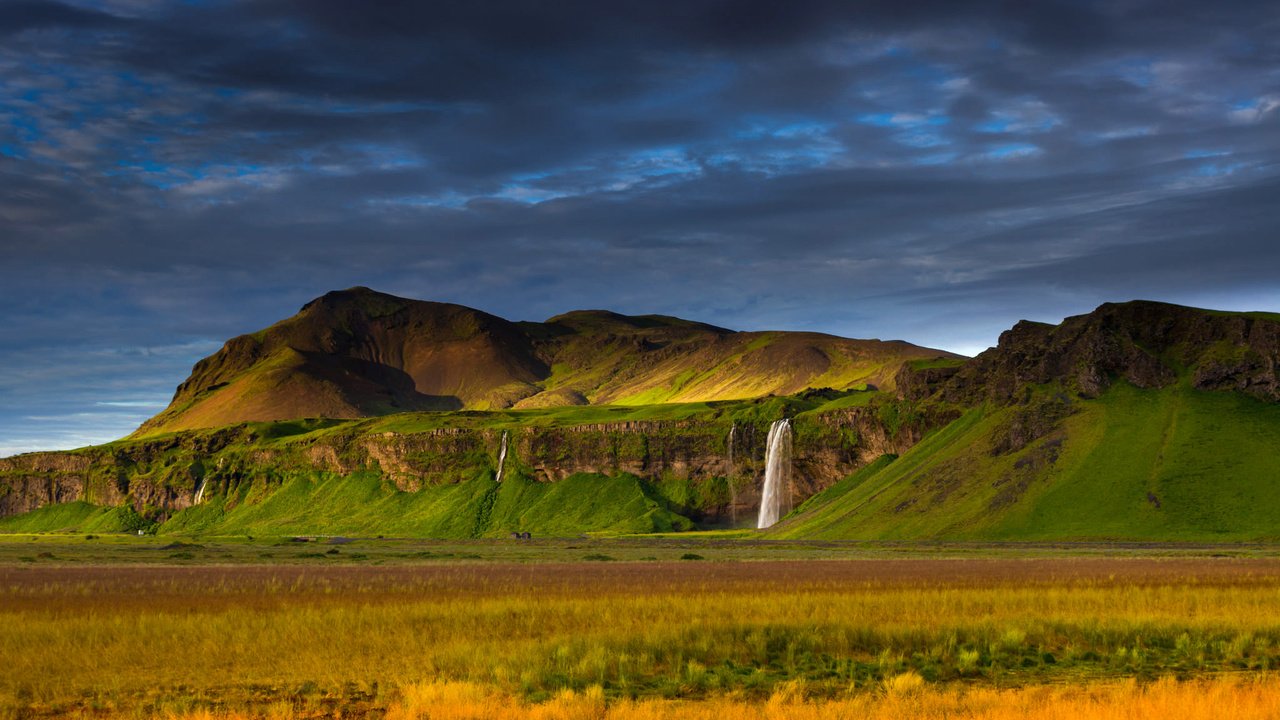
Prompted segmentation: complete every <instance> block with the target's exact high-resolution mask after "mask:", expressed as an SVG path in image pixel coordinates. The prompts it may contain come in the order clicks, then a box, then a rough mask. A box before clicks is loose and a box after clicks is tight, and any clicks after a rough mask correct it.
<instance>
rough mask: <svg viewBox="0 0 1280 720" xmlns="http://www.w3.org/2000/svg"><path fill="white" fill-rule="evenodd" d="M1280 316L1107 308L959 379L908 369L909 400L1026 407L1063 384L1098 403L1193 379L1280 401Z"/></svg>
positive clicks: (1021, 334)
mask: <svg viewBox="0 0 1280 720" xmlns="http://www.w3.org/2000/svg"><path fill="white" fill-rule="evenodd" d="M1278 369H1280V318H1278V317H1276V316H1267V315H1262V314H1255V313H1219V312H1213V311H1207V310H1199V309H1195V308H1188V307H1181V306H1178V305H1168V304H1164V303H1155V302H1145V301H1135V302H1129V303H1121V304H1112V303H1108V304H1106V305H1102V306H1101V307H1099V308H1098V309H1097V310H1095V311H1094V312H1092V313H1089V314H1088V315H1078V316H1075V317H1070V318H1067V319H1066V320H1064V321H1063V322H1062V324H1060V325H1046V324H1043V323H1034V322H1028V321H1022V322H1020V323H1018V324H1017V325H1015V326H1014V327H1013V328H1012V329H1010V330H1007V331H1005V332H1004V333H1002V334H1001V335H1000V341H999V344H998V345H997V346H996V347H994V348H992V349H990V350H988V351H986V352H984V353H982V354H980V355H978V356H977V357H976V358H974V359H973V360H972V361H970V362H968V363H966V364H965V365H964V366H963V367H961V368H959V369H958V370H956V371H954V373H953V374H952V375H951V376H950V377H945V378H941V377H932V378H930V377H925V374H926V373H929V372H931V371H927V370H926V371H913V370H912V369H911V368H910V367H904V370H903V373H902V375H900V376H899V377H900V380H899V383H898V384H899V387H900V388H901V389H902V391H903V394H904V396H905V397H909V398H915V399H919V398H922V397H927V396H930V395H934V394H936V395H937V396H938V397H940V398H942V399H945V400H948V401H951V402H958V403H970V402H976V401H981V400H995V401H998V402H1009V401H1016V400H1018V399H1019V398H1020V397H1021V396H1022V393H1023V391H1024V390H1025V389H1026V388H1027V387H1028V386H1029V385H1036V384H1044V383H1060V384H1061V385H1062V386H1063V387H1064V388H1065V389H1068V390H1071V391H1074V392H1075V393H1076V394H1078V395H1079V396H1081V397H1085V398H1092V397H1097V396H1098V395H1100V394H1101V393H1102V392H1103V391H1105V390H1106V389H1107V387H1108V386H1109V385H1110V384H1111V383H1113V382H1115V381H1116V380H1124V381H1126V382H1128V383H1130V384H1132V385H1134V386H1136V387H1140V388H1155V387H1164V386H1167V385H1169V384H1171V383H1173V382H1176V381H1177V380H1178V378H1179V377H1181V376H1184V375H1185V376H1188V377H1189V380H1190V382H1191V384H1192V385H1193V386H1194V387H1196V388H1200V389H1204V390H1232V391H1238V392H1243V393H1246V394H1249V395H1253V396H1255V397H1258V398H1260V399H1263V400H1271V401H1276V400H1280V375H1278Z"/></svg>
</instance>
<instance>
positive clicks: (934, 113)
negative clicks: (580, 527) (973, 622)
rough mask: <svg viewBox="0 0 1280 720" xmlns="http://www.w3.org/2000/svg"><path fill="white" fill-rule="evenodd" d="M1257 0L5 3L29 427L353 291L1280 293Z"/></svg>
mask: <svg viewBox="0 0 1280 720" xmlns="http://www.w3.org/2000/svg"><path fill="white" fill-rule="evenodd" d="M1267 5H1268V4H1267V3H1244V2H1236V3H1233V2H1217V3H1203V2H1191V1H1187V2H1154V1H1152V2H1138V1H1125V2H1114V1H1111V2H1097V3H1082V2H1061V3H1052V2H1047V3H1041V2H1037V3H1012V2H986V3H984V2H954V1H951V0H946V1H943V0H937V1H935V2H931V1H923V2H912V3H902V2H892V3H891V2H882V3H876V2H871V3H847V2H791V3H773V2H770V3H765V2H759V3H756V2H732V3H730V2H726V1H723V0H721V1H716V2H711V1H703V2H688V3H676V4H672V3H652V2H635V3H630V2H621V3H597V2H560V3H540V2H537V3H535V2H472V3H382V2H379V3H356V4H353V3H349V2H340V1H339V0H298V1H296V2H286V1H284V0H259V1H252V2H251V1H248V0H245V1H238V2H187V3H166V2H148V1H147V0H102V1H99V2H89V1H87V0H86V1H84V2H80V3H76V4H60V3H54V2H46V1H44V0H22V1H20V2H8V3H4V4H2V5H0V73H2V76H3V77H4V78H5V82H4V83H3V84H0V306H3V307H4V308H5V310H4V314H3V319H4V321H5V326H6V332H5V335H6V337H7V338H8V341H7V342H6V343H5V344H4V345H3V346H0V454H7V453H9V452H17V451H20V450H26V449H33V448H37V447H58V446H67V445H74V444H83V443H87V442H95V441H100V440H105V439H108V438H111V437H116V436H119V435H121V434H123V433H125V432H128V431H129V430H130V429H132V426H135V425H136V424H137V422H139V421H140V420H141V419H142V418H143V417H145V416H147V415H149V414H150V413H151V412H153V409H154V407H155V406H156V405H157V404H163V403H164V402H165V401H166V400H167V399H168V396H169V394H170V393H171V392H172V388H173V386H174V385H176V384H177V382H179V381H180V380H181V379H182V378H183V377H184V376H185V375H186V372H187V369H188V368H189V367H190V364H191V363H192V362H194V360H196V359H198V358H199V357H200V356H202V355H204V354H207V353H208V352H210V351H212V350H213V349H216V347H217V345H218V344H219V343H220V342H221V341H222V340H224V339H226V338H227V337H229V336H231V335H234V334H238V333H240V332H245V331H250V330H253V329H256V328H258V327H261V326H263V325H266V324H269V323H270V322H272V321H274V320H276V319H279V318H280V317H283V316H286V315H288V314H290V313H292V312H294V311H295V310H296V309H297V307H299V306H300V305H301V304H303V303H304V302H305V301H306V300H308V299H310V298H311V297H314V296H316V295H319V294H321V293H323V292H324V291H326V290H330V289H334V288H339V287H347V286H351V285H357V284H360V285H369V286H371V287H375V288H378V289H382V290H385V291H389V292H395V293H398V294H403V295H408V296H412V297H419V298H425V299H439V300H449V301H453V302H460V303H463V304H468V305H472V306H475V307H479V308H482V309H485V310H488V311H490V312H494V313H497V314H500V315H503V316H506V317H511V318H513V319H542V318H545V317H546V316H549V315H552V314H555V313H558V312H562V311H565V310H568V309H573V308H581V307H608V308H611V309H615V310H619V311H622V312H662V313H669V314H675V315H681V316H685V317H691V318H695V319H699V320H704V321H707V322H712V323H715V324H718V325H725V326H730V327H738V328H744V329H757V328H766V327H772V328H789V329H819V330H825V331H829V332H835V333H839V334H845V335H851V336H861V337H904V338H906V339H909V340H912V341H915V342H919V343H922V344H931V345H935V346H941V347H947V348H950V349H957V350H960V351H962V352H976V351H977V350H980V349H981V348H983V347H985V346H986V345H988V344H990V343H991V342H993V341H994V339H995V336H996V334H997V333H998V332H999V331H1000V330H1001V329H1003V328H1005V327H1007V326H1009V325H1010V324H1012V323H1013V322H1014V321H1016V320H1017V319H1019V318H1022V317H1033V318H1037V319H1044V320H1057V319H1059V318H1061V317H1063V316H1064V315H1068V314H1073V313H1077V312H1084V311H1087V310H1089V309H1091V308H1092V307H1093V306H1095V305H1097V304H1099V303H1101V302H1104V301H1108V300H1124V299H1130V298H1133V297H1145V298H1151V299H1160V300H1168V301H1174V302H1184V303H1190V304H1202V305H1213V306H1218V307H1226V308H1242V309H1243V308H1249V309H1255V308H1256V309H1268V308H1269V309H1276V308H1278V307H1280V283H1277V282H1276V280H1275V278H1277V277H1280V243H1277V242H1276V238H1277V237H1280V232H1278V231H1280V216H1278V215H1277V213H1275V212H1274V210H1273V206H1274V205H1275V200H1276V198H1277V197H1280V41H1278V40H1277V38H1280V15H1277V14H1276V13H1275V12H1274V11H1273V8H1269V7H1268V6H1267Z"/></svg>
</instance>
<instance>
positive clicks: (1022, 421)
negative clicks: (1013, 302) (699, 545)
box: [769, 381, 1280, 541]
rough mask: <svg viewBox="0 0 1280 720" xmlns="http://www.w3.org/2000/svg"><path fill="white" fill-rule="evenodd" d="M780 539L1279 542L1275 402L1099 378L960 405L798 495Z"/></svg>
mask: <svg viewBox="0 0 1280 720" xmlns="http://www.w3.org/2000/svg"><path fill="white" fill-rule="evenodd" d="M769 535H770V536H773V537H782V538H801V537H803V538H847V539H894V540H897V539H925V538H928V539H952V540H1083V539H1125V540H1188V541H1192V540H1196V541H1200V540H1204V541H1209V540H1275V539H1280V404H1276V403H1268V402H1264V401H1260V400H1257V399H1254V398H1251V397H1247V396H1243V395H1239V394H1235V393H1223V392H1211V391H1205V390H1197V389H1194V388H1192V387H1190V384H1189V383H1188V382H1186V381H1184V382H1180V383H1178V384H1175V385H1172V386H1169V387H1165V388H1158V389H1139V388H1135V387H1133V386H1131V385H1129V384H1127V383H1123V382H1120V383H1116V384H1114V385H1112V386H1111V387H1110V388H1109V389H1108V390H1107V391H1106V392H1104V393H1103V394H1102V395H1101V396H1099V397H1098V398H1097V399H1092V400H1089V399H1075V398H1069V397H1068V395H1066V394H1064V393H1061V392H1058V391H1056V390H1046V389H1043V388H1041V389H1040V390H1038V391H1037V393H1036V394H1035V395H1034V396H1033V397H1032V399H1030V400H1029V402H1027V403H1025V404H1020V405H1014V406H1010V407H998V406H996V405H994V404H991V403H986V404H983V405H981V406H978V407H975V408H973V409H971V410H969V411H968V412H967V413H966V414H965V415H964V416H963V417H962V418H961V419H959V420H957V421H956V422H954V423H952V424H951V425H949V426H947V427H946V428H944V429H942V430H939V431H937V432H935V433H933V434H932V435H930V436H929V437H927V438H926V439H925V440H924V441H922V442H921V443H919V444H918V445H916V446H915V447H913V448H912V449H911V450H909V451H908V452H906V453H904V454H903V455H902V456H901V457H900V458H896V459H893V458H884V459H882V460H881V461H880V462H877V463H874V464H872V465H870V466H868V467H867V468H865V469H864V470H862V471H860V472H858V473H856V474H854V475H852V476H850V477H848V478H846V479H845V480H843V481H841V482H839V483H837V484H836V485H834V486H833V487H831V488H829V489H827V490H826V491H824V492H823V493H820V494H818V495H816V496H815V497H813V498H811V499H810V500H809V501H808V502H807V503H806V504H805V505H804V506H802V507H801V508H799V509H798V510H797V511H796V512H795V513H794V514H793V515H792V516H791V517H790V518H788V519H786V520H785V521H784V522H783V523H781V524H780V525H779V526H777V528H776V529H774V530H773V531H771V532H770V533H769Z"/></svg>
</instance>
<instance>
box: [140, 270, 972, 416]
mask: <svg viewBox="0 0 1280 720" xmlns="http://www.w3.org/2000/svg"><path fill="white" fill-rule="evenodd" d="M940 357H942V358H947V357H955V356H954V355H951V354H950V353H946V352H943V351H940V350H931V349H929V348H922V347H918V346H916V345H912V344H910V343H906V342H899V341H893V342H882V341H879V340H851V339H847V338H840V337H835V336H831V335H823V334H819V333H807V332H734V331H731V330H726V329H724V328H719V327H714V326H712V325H706V324H703V323H697V322H690V321H687V320H680V319H678V318H673V317H666V316H661V315H644V316H639V317H630V316H626V315H619V314H616V313H611V312H606V311H599V310H591V311H579V312H571V313H567V314H565V315H560V316H557V317H553V318H551V319H550V320H548V321H546V322H544V323H529V322H522V323H514V322H510V321H507V320H504V319H502V318H499V317H496V316H494V315H490V314H488V313H484V312H481V311H479V310H473V309H471V308H467V307H463V306H461V305H451V304H448V303H436V302H424V301H420V300H409V299H405V298H399V297H395V296H392V295H386V294H383V293H379V292H375V291H373V290H369V289H367V288H352V289H349V290H343V291H337V292H331V293H328V294H326V295H324V296H323V297H321V298H318V299H316V300H314V301H312V302H310V303H308V304H307V305H306V306H304V307H303V308H302V310H301V311H300V312H299V313H298V314H297V315H294V316H293V317H291V318H288V319H286V320H283V321H281V322H278V323H276V324H275V325H272V326H271V327H269V328H266V329H264V330H260V331H258V332H256V333H252V334H249V335H241V336H239V337H236V338H233V339H232V340H230V341H228V342H227V343H226V345H224V346H223V347H222V349H221V350H219V351H218V352H217V353H215V354H213V355H211V356H209V357H207V358H205V359H203V360H201V361H200V362H199V363H197V364H196V366H195V368H194V369H193V370H192V373H191V376H190V377H189V378H188V379H187V380H186V381H184V382H183V383H182V384H181V385H180V386H179V387H178V390H177V392H176V393H175V395H174V398H173V401H172V403H171V404H170V405H169V407H168V408H166V409H165V410H164V411H163V412H161V413H160V414H159V415H157V416H156V417H154V418H152V419H151V420H149V421H147V422H146V423H145V424H144V425H143V426H142V427H141V428H140V429H139V430H138V432H137V433H136V434H135V435H136V436H139V437H141V436H147V435H152V434H156V433H162V432H172V431H176V430H187V429H194V428H209V427H220V426H225V425H232V424H235V423H239V422H246V421H272V420H290V419H296V418H304V417H329V418H358V417H368V416H377V415H386V414H390V413H396V412H406V411H419V410H457V409H478V410H487V409H500V408H508V407H516V408H538V407H554V406H565V405H588V404H617V405H642V404H653V403H670V402H698V401H709V400H729V399H743V398H752V397H763V396H767V395H787V394H792V393H796V392H800V391H802V390H806V389H810V388H824V387H827V388H834V389H839V390H844V389H849V388H855V387H864V386H868V385H870V386H874V387H879V388H888V389H892V387H893V383H894V377H895V376H896V374H897V372H898V370H899V369H900V368H901V366H902V364H903V363H904V362H906V361H909V360H915V359H927V358H940Z"/></svg>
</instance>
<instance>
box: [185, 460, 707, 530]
mask: <svg viewBox="0 0 1280 720" xmlns="http://www.w3.org/2000/svg"><path fill="white" fill-rule="evenodd" d="M690 527H692V524H691V523H690V522H689V521H688V520H686V519H685V518H683V517H680V516H678V515H675V514H674V513H671V512H668V511H667V510H665V509H663V508H662V507H661V506H660V505H659V504H658V503H657V502H656V501H654V500H652V499H650V498H649V497H648V496H647V495H646V492H645V488H644V487H643V486H642V484H641V481H640V480H638V479H637V478H634V477H630V476H625V475H623V476H619V477H606V476H602V475H585V474H582V475H574V476H572V477H569V478H567V479H565V480H563V481H561V482H557V483H538V482H532V481H530V480H528V479H526V478H525V477H524V476H522V475H520V474H518V473H515V474H512V475H510V476H508V477H507V478H506V479H504V481H503V482H502V483H495V482H494V481H493V480H492V479H491V478H490V477H488V476H479V475H478V476H476V477H474V478H472V479H471V480H467V481H464V482H461V483H457V484H447V485H437V486H431V487H427V488H425V489H423V490H421V491H419V492H401V491H399V490H397V489H396V488H395V487H394V486H392V485H391V484H389V483H386V482H384V481H383V480H382V479H380V478H379V477H377V476H376V475H373V474H355V475H351V476H348V477H334V476H325V475H320V474H316V475H298V476H295V477H291V478H289V479H287V480H286V481H285V482H284V483H283V484H280V485H271V486H266V485H255V486H253V487H252V488H251V489H246V490H242V491H240V492H236V493H232V495H231V496H230V497H224V496H218V497H214V498H212V499H211V500H209V501H207V502H205V503H203V504H201V505H199V506H195V507H192V508H188V509H186V510H183V511H181V512H179V513H177V514H176V515H175V516H174V517H173V518H172V519H170V520H169V521H168V522H167V523H165V524H164V525H163V526H161V528H160V531H161V532H162V533H166V534H168V533H174V534H213V535H236V534H257V535H305V534H327V535H356V536H370V535H375V534H378V535H390V536H416V537H424V536H425V537H454V538H459V537H461V538H465V537H502V536H505V535H507V534H508V533H510V532H514V531H528V532H531V533H533V534H534V535H535V536H538V537H544V536H554V537H566V536H574V535H577V534H579V533H583V532H610V533H636V532H640V533H643V532H662V531H669V530H678V529H688V528H690Z"/></svg>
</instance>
